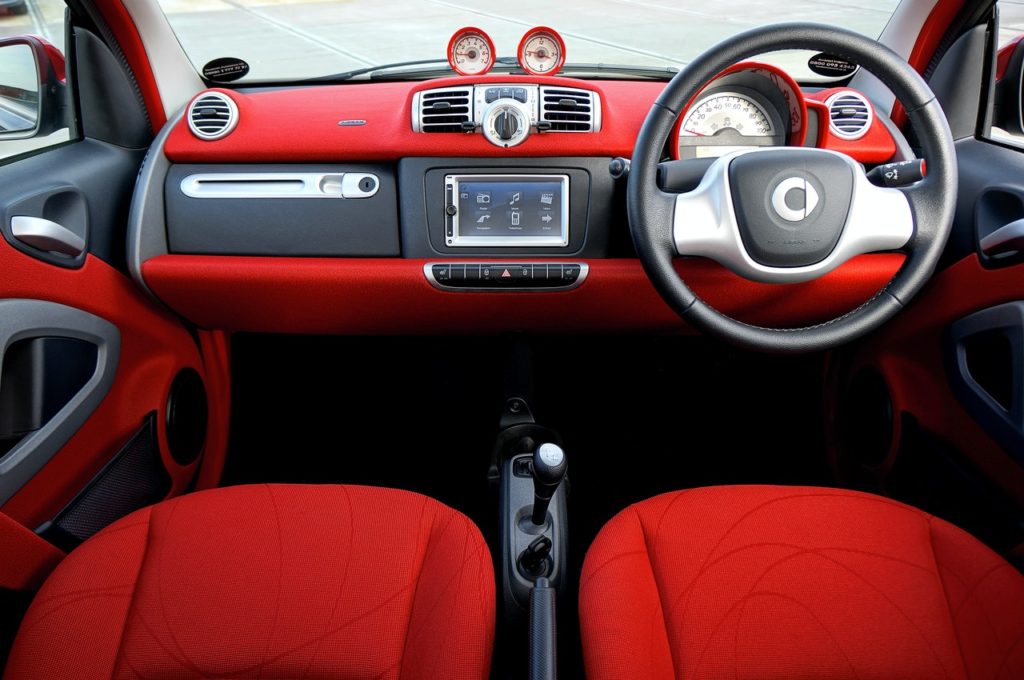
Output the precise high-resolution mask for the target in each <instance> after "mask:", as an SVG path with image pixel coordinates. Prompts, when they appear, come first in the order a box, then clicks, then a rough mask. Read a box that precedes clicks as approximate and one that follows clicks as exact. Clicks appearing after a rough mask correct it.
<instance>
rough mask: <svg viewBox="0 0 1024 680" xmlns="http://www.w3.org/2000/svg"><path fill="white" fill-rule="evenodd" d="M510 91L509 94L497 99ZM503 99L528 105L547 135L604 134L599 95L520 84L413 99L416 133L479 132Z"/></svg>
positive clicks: (438, 91) (430, 92)
mask: <svg viewBox="0 0 1024 680" xmlns="http://www.w3.org/2000/svg"><path fill="white" fill-rule="evenodd" d="M506 91H508V94H500V95H495V94H494V93H495V92H498V93H505V92H506ZM524 92H525V93H526V94H525V95H524V94H523V93H524ZM500 97H508V98H509V99H510V100H513V101H518V102H520V103H521V104H523V105H525V106H526V107H527V109H528V110H529V112H530V124H531V126H536V128H537V130H539V131H541V132H598V131H599V130H600V129H601V101H600V98H599V97H598V95H597V93H595V92H591V91H589V90H583V89H579V88H572V87H557V86H553V85H522V84H518V83H517V84H511V85H502V84H500V83H495V84H491V83H488V84H480V85H467V86H465V87H445V88H437V89H433V90H423V91H422V92H419V93H417V94H416V96H415V97H414V98H413V111H412V126H413V129H414V130H416V131H417V132H472V131H473V130H475V129H477V128H479V126H480V124H481V121H482V119H483V116H484V112H485V111H486V109H487V107H488V106H489V105H491V104H492V103H493V102H495V101H498V102H500V101H502V100H501V99H500Z"/></svg>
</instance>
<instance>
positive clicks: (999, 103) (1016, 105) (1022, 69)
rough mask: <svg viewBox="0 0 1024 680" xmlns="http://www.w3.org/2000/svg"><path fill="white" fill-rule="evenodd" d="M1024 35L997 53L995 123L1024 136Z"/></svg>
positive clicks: (993, 121)
mask: <svg viewBox="0 0 1024 680" xmlns="http://www.w3.org/2000/svg"><path fill="white" fill-rule="evenodd" d="M1022 79H1024V35H1019V36H1017V37H1016V38H1014V39H1013V40H1012V41H1011V42H1009V43H1007V44H1006V45H1004V46H1003V47H1002V48H1000V50H999V53H998V55H997V57H996V92H995V107H994V117H993V120H992V123H993V124H995V125H997V126H998V127H1000V128H1002V129H1003V130H1006V131H1007V132H1009V133H1010V134H1012V135H1014V136H1017V137H1020V136H1024V80H1022Z"/></svg>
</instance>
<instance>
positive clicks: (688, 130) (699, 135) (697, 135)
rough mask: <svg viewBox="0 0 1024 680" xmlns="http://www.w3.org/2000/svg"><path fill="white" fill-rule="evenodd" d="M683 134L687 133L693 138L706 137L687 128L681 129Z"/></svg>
mask: <svg viewBox="0 0 1024 680" xmlns="http://www.w3.org/2000/svg"><path fill="white" fill-rule="evenodd" d="M683 132H689V133H690V134H691V135H693V136H694V137H707V135H705V134H703V133H700V132H697V131H696V130H690V129H688V128H683Z"/></svg>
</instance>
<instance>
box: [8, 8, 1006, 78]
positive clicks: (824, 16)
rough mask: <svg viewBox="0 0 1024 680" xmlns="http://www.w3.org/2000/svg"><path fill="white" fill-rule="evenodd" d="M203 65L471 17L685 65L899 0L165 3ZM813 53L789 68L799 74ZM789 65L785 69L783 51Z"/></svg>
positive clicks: (408, 46) (371, 54)
mask: <svg viewBox="0 0 1024 680" xmlns="http://www.w3.org/2000/svg"><path fill="white" fill-rule="evenodd" d="M160 4H161V6H162V7H163V8H164V11H165V12H166V13H167V15H168V18H169V19H170V22H171V24H172V26H173V27H174V28H175V31H176V33H177V35H178V37H179V39H180V40H181V42H182V44H183V45H184V46H185V48H186V51H187V52H188V53H189V54H190V56H191V57H192V58H193V61H194V62H195V63H196V64H198V65H200V66H201V65H202V64H204V63H206V62H207V61H210V60H213V59H216V58H218V57H240V58H242V59H244V60H246V61H247V62H249V63H250V65H251V67H252V71H251V73H250V77H251V78H260V79H267V80H283V79H288V78H293V77H295V76H305V77H308V76H314V75H323V74H327V73H333V72H336V71H344V70H347V69H353V68H359V67H363V66H372V65H377V64H381V63H386V62H394V61H403V60H409V59H425V58H431V57H442V58H443V57H444V53H445V48H446V46H447V40H448V37H449V36H450V35H451V34H452V33H453V32H454V31H455V30H456V29H458V28H460V27H462V26H466V25H473V26H477V27H479V28H482V29H484V30H485V31H486V32H487V33H489V34H490V36H491V38H492V39H494V41H495V43H496V45H497V52H498V54H499V55H501V56H514V54H515V50H516V47H517V45H518V43H519V39H520V38H521V37H522V35H523V33H524V32H525V31H526V29H527V28H529V27H531V26H536V25H538V24H544V25H549V26H552V27H553V28H555V29H556V30H559V31H560V32H561V33H562V34H563V36H564V37H565V39H566V42H567V43H568V50H567V51H568V58H569V60H570V61H575V62H586V63H593V62H603V63H615V64H637V65H657V66H665V65H670V66H676V67H679V66H682V65H683V64H685V63H686V62H687V61H689V60H691V59H692V58H693V57H694V56H696V55H697V54H699V53H700V52H701V51H703V50H704V49H706V48H707V47H708V46H710V45H712V44H714V43H715V42H717V41H718V40H721V39H723V38H725V37H727V36H730V35H732V34H734V33H737V32H740V31H742V30H745V29H747V28H751V27H754V26H759V25H763V24H768V23H772V22H775V21H780V20H784V19H801V18H802V19H808V20H813V21H820V22H823V23H829V24H834V25H838V26H844V27H847V28H852V29H855V30H859V31H862V32H864V33H868V34H870V35H878V33H879V32H880V31H881V29H882V27H883V26H884V25H885V22H886V21H887V20H888V17H889V15H890V14H891V12H892V9H893V7H894V6H895V0H824V1H823V0H786V2H784V3H779V2H777V1H776V0H757V1H752V0H716V2H706V1H704V0H701V1H698V0H684V1H682V2H680V1H679V0H520V1H519V2H515V3H495V2H493V1H490V0H313V1H310V0H161V1H160ZM999 4H1000V12H1001V16H1002V24H1003V26H1002V30H1001V31H1000V43H1003V42H1006V41H1008V40H1009V39H1011V38H1012V37H1013V36H1014V35H1016V34H1018V33H1021V32H1024V0H1021V1H1020V2H1017V1H1007V0H1000V3H999ZM28 6H29V13H28V14H27V15H24V16H0V35H12V34H19V33H35V34H39V35H42V36H43V37H45V38H48V39H49V40H51V41H52V42H54V43H56V44H58V45H62V44H63V27H62V21H63V12H64V5H63V2H62V1H61V0H28ZM805 60H806V57H800V58H797V57H796V56H793V57H792V59H790V61H789V63H788V65H789V66H790V67H791V70H792V71H794V75H796V76H797V77H801V76H802V75H803V73H801V72H800V71H801V70H802V68H801V67H802V62H803V61H805ZM779 61H780V64H781V65H783V66H786V65H787V59H786V57H785V56H783V57H782V58H781V59H780V60H779Z"/></svg>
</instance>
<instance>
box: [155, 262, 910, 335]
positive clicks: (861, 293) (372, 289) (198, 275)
mask: <svg viewBox="0 0 1024 680" xmlns="http://www.w3.org/2000/svg"><path fill="white" fill-rule="evenodd" d="M500 261H501V262H514V261H515V258H510V259H508V260H500ZM570 261H571V260H570ZM426 262H427V260H395V259H321V258H288V257H276V258H260V257H222V256H204V255H162V256H159V257H155V258H153V259H151V260H149V261H147V262H146V263H145V264H144V265H143V268H142V271H143V275H144V277H145V280H146V284H147V285H148V286H149V287H150V288H151V289H152V290H153V291H154V292H155V293H156V294H157V295H158V296H159V297H160V298H161V299H162V300H164V302H166V303H167V304H168V305H169V306H170V307H171V308H173V309H174V310H176V311H177V312H179V313H180V314H181V315H182V316H184V317H185V318H188V319H190V320H191V321H193V322H194V323H196V324H197V325H198V326H200V327H202V328H220V329H224V330H230V331H257V332H289V333H326V334H348V335H351V334H367V335H369V334H403V333H440V334H448V333H453V334H454V333H473V334H481V333H482V334H489V333H502V332H507V331H536V332H547V333H559V332H618V331H627V330H628V331H634V330H639V331H655V332H659V331H681V330H685V327H684V326H683V324H682V322H681V321H680V320H679V318H678V317H677V316H676V315H675V313H674V312H673V311H672V310H671V309H669V307H668V306H667V305H666V304H665V303H664V302H663V301H662V299H661V297H659V295H658V294H657V292H655V290H654V287H653V286H652V285H651V283H650V281H649V280H648V278H647V275H646V274H645V273H644V271H643V268H642V267H641V265H640V262H639V261H638V260H632V259H613V260H590V261H588V264H589V265H590V273H589V276H588V278H587V280H586V281H585V282H584V283H583V284H582V285H581V286H580V287H578V288H576V289H574V290H572V291H568V292H558V293H555V292H547V293H541V292H538V293H531V292H528V293H520V294H516V293H467V292H448V291H441V290H438V289H436V288H434V287H432V286H431V285H430V284H429V283H428V282H427V280H426V278H425V277H424V275H423V265H424V264H425V263H426ZM902 262H903V257H902V256H901V255H892V254H880V255H864V256H861V257H859V258H856V259H855V260H852V261H850V262H848V263H847V264H846V265H844V266H842V267H840V268H839V269H837V270H836V271H834V272H832V273H830V274H828V275H826V276H824V277H822V278H820V279H817V280H815V281H811V282H808V283H802V284H793V285H770V284H763V283H755V282H752V281H748V280H746V279H743V278H741V277H739V276H737V275H735V274H733V273H732V272H729V271H728V270H726V269H724V268H723V267H721V266H720V265H718V264H716V263H714V262H711V261H710V260H702V259H690V260H679V261H678V262H677V268H678V270H679V271H680V273H681V274H682V276H683V277H684V278H685V280H686V281H687V283H689V284H690V286H691V287H692V288H693V289H694V291H695V292H697V294H698V295H700V296H701V297H702V298H704V299H705V300H707V301H708V302H709V303H710V304H711V305H713V306H715V307H716V308H719V309H721V310H722V311H724V312H726V313H727V314H730V315H735V316H736V317H738V318H740V319H743V320H745V321H749V322H750V323H758V324H764V325H775V326H786V325H802V324H809V323H817V322H820V321H823V320H827V319H829V318H832V317H835V316H838V315H840V314H843V313H844V312H846V311H849V310H850V309H852V308H854V307H856V306H857V305H859V304H861V303H862V302H864V301H866V300H867V299H869V298H870V297H871V296H873V295H874V294H875V293H876V292H877V291H878V290H880V289H881V288H882V287H883V286H884V285H885V284H886V283H887V282H888V281H889V280H890V279H891V278H892V276H893V275H894V274H895V273H896V270H897V269H898V268H899V266H900V265H901V264H902Z"/></svg>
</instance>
